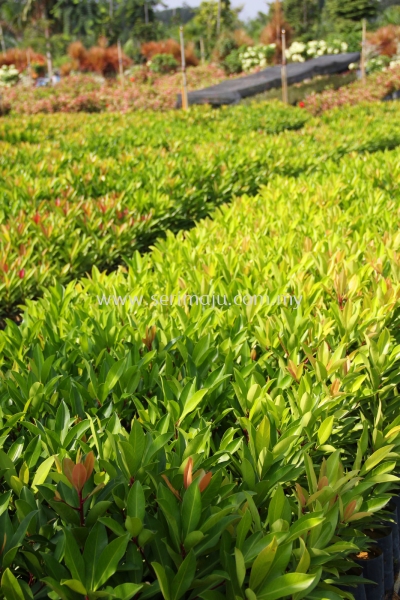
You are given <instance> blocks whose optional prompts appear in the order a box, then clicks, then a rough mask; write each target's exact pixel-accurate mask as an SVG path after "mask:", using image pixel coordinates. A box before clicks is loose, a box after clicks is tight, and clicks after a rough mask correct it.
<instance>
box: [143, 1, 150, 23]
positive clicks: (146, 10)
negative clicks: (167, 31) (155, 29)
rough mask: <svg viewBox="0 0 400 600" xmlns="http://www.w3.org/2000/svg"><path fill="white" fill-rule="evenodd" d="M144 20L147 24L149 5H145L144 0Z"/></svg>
mask: <svg viewBox="0 0 400 600" xmlns="http://www.w3.org/2000/svg"><path fill="white" fill-rule="evenodd" d="M144 22H145V23H146V25H148V24H149V7H148V6H147V2H146V0H145V3H144Z"/></svg>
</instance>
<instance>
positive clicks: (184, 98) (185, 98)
mask: <svg viewBox="0 0 400 600" xmlns="http://www.w3.org/2000/svg"><path fill="white" fill-rule="evenodd" d="M179 32H180V37H181V59H182V83H183V89H182V108H183V110H187V109H188V108H189V104H188V91H187V79H186V58H185V40H184V38H183V27H182V26H181V27H180V29H179Z"/></svg>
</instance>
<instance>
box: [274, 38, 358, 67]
mask: <svg viewBox="0 0 400 600" xmlns="http://www.w3.org/2000/svg"><path fill="white" fill-rule="evenodd" d="M347 49H348V45H347V44H346V42H341V41H340V40H334V41H333V42H331V43H329V44H328V43H327V42H325V41H324V40H313V41H311V42H307V43H306V44H305V43H303V42H293V44H292V45H291V46H290V47H289V48H288V49H287V50H286V58H287V60H288V61H290V62H305V61H306V60H310V59H311V58H316V57H318V56H324V55H325V54H340V53H341V52H346V51H347Z"/></svg>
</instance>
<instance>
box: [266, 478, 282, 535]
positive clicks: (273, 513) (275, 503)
mask: <svg viewBox="0 0 400 600" xmlns="http://www.w3.org/2000/svg"><path fill="white" fill-rule="evenodd" d="M285 500H286V498H285V493H284V491H283V488H282V486H281V485H278V487H277V488H276V490H275V493H274V495H273V497H272V500H271V502H270V503H269V507H268V523H269V527H270V529H271V527H272V526H273V524H274V523H275V521H278V520H279V519H280V518H281V516H282V512H283V508H284V504H285Z"/></svg>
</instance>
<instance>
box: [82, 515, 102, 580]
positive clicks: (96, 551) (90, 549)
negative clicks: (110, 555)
mask: <svg viewBox="0 0 400 600" xmlns="http://www.w3.org/2000/svg"><path fill="white" fill-rule="evenodd" d="M107 544H108V537H107V531H106V528H105V527H104V525H102V524H101V523H100V521H97V523H96V524H95V525H94V526H93V527H92V529H91V531H90V533H89V535H88V537H87V540H86V543H85V549H84V551H83V561H84V564H85V571H86V581H85V583H86V587H87V589H88V590H92V589H93V587H94V578H95V573H96V566H97V563H98V561H99V558H100V556H101V554H102V552H103V551H104V549H105V548H106V547H107Z"/></svg>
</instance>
